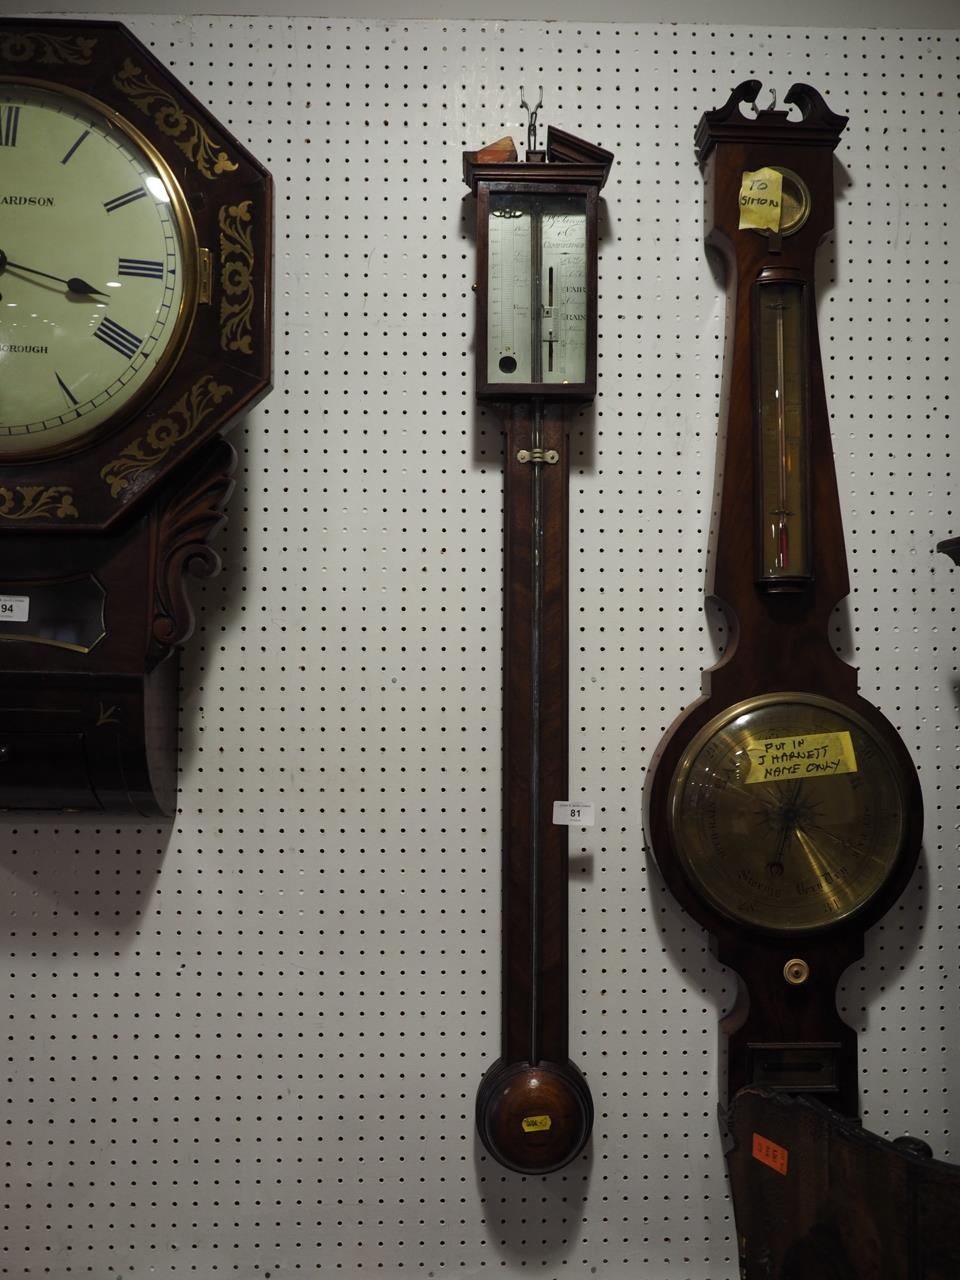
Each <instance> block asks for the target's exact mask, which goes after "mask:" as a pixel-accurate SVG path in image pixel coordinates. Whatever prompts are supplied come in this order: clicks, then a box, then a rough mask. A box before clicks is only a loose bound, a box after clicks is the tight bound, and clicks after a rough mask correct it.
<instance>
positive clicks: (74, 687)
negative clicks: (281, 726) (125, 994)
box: [0, 19, 272, 814]
mask: <svg viewBox="0 0 960 1280" xmlns="http://www.w3.org/2000/svg"><path fill="white" fill-rule="evenodd" d="M20 84H23V85H25V86H27V91H28V92H29V91H31V90H33V89H36V90H37V91H39V93H40V94H47V95H48V98H49V100H53V101H56V100H57V98H56V95H58V94H59V95H61V99H60V100H62V101H64V102H66V103H67V106H68V109H69V107H70V104H72V103H74V102H76V103H77V104H78V109H86V108H85V107H83V104H84V103H87V102H90V103H91V109H92V110H93V109H95V111H96V112H97V113H98V114H97V119H99V120H102V121H103V128H104V130H105V131H107V132H109V130H110V129H111V128H113V129H116V130H117V136H118V137H122V136H123V135H122V132H121V126H120V125H119V124H116V125H114V124H112V119H113V118H116V119H117V120H123V121H129V124H130V126H131V128H132V130H133V131H134V134H135V136H136V137H140V138H142V139H145V144H144V145H147V146H149V147H152V148H153V149H154V151H155V153H156V154H158V155H159V157H160V158H161V160H162V162H163V163H165V165H166V166H167V169H168V171H169V173H170V174H171V175H172V179H173V181H174V182H175V183H176V184H177V185H178V186H179V188H180V190H181V191H182V194H183V197H184V201H185V205H186V208H187V210H188V211H189V219H190V220H191V221H192V224H193V226H194V227H195V231H196V246H197V247H196V249H195V250H193V249H192V248H191V244H190V243H187V244H186V245H185V255H186V256H185V258H184V264H183V270H184V272H185V273H187V274H189V275H190V277H191V279H192V280H193V281H194V286H195V289H196V303H195V312H194V315H193V319H192V322H190V324H189V328H188V330H187V331H186V334H185V341H184V344H183V346H182V349H179V350H177V351H176V352H175V353H174V358H173V359H172V362H171V363H170V366H169V368H168V369H167V370H166V371H165V375H164V377H163V379H162V381H161V382H160V383H159V385H152V384H151V385H150V387H149V388H147V389H146V393H147V395H148V398H147V399H146V400H144V399H143V397H142V396H141V398H140V400H134V401H131V402H130V404H129V406H128V407H126V408H122V409H121V410H119V411H118V412H117V413H116V414H115V415H114V418H108V419H107V420H106V421H105V422H104V423H103V424H102V425H101V426H99V427H96V428H95V429H93V430H91V431H89V432H88V433H87V434H84V435H82V436H79V437H78V438H77V440H76V441H72V440H71V441H68V442H67V443H66V444H65V445H64V446H63V447H60V448H56V447H50V448H46V449H34V450H33V451H26V452H23V453H15V452H14V453H11V452H9V451H7V452H5V453H3V454H2V456H0V555H2V560H3V569H2V571H0V573H2V577H0V594H3V595H4V596H5V597H6V598H8V599H9V598H14V599H25V600H29V601H30V616H29V618H28V619H20V618H15V619H13V620H0V639H2V643H0V703H2V710H3V722H4V733H3V743H2V748H3V761H4V764H3V768H2V769H0V805H2V806H3V807H5V808H10V809H34V808H39V809H54V810H56V809H80V810H91V811H94V812H102V811H105V812H113V813H124V812H132V813H140V814H158V813H164V812H170V811H171V809H172V807H173V805H174V803H175V795H176V789H175V777H176V755H175V752H176V726H177V719H176V688H177V659H176V654H175V650H176V647H177V646H178V645H180V644H182V643H183V641H184V640H186V638H187V637H188V636H189V634H190V632H191V630H192V627H193V617H192V612H191V608H190V603H189V600H188V598H187V595H186V591H185V588H184V583H183V578H184V575H185V574H186V573H188V572H193V573H202V574H210V573H212V572H215V571H216V569H217V567H218V559H217V557H216V556H215V554H214V553H213V552H212V551H211V549H210V547H209V545H208V543H209V541H210V539H211V538H212V536H213V535H214V533H215V532H216V531H217V529H218V528H219V527H220V525H221V524H222V521H223V511H224V505H225V502H226V499H227V497H228V495H229V493H230V490H231V488H232V483H233V482H232V479H231V474H232V471H233V468H234V464H235V455H234V453H233V450H232V448H231V447H230V446H229V445H228V444H227V443H226V442H225V441H223V440H222V439H221V438H220V437H221V435H222V433H223V432H225V431H226V430H227V429H228V428H229V427H231V426H232V425H233V424H234V423H235V422H236V421H237V420H238V419H239V418H240V417H241V416H242V415H243V414H244V413H245V412H247V411H248V410H249V409H250V408H251V407H252V406H253V405H254V404H256V403H257V401H258V400H259V399H260V398H261V397H262V396H263V395H264V394H265V392H266V391H267V390H268V388H269V385H270V375H271V354H272V353H271V346H272V340H271V329H272V319H271V306H270V294H271V288H270V286H271V277H272V186H271V182H270V178H269V175H268V174H267V173H266V171H265V170H264V168H263V167H262V166H261V165H260V164H259V163H258V162H257V161H256V160H255V159H254V158H253V157H252V156H251V155H250V153H249V152H248V151H247V150H246V148H245V147H243V146H242V145H241V144H240V143H239V142H238V141H237V140H236V139H235V138H233V137H232V136H231V135H230V133H229V132H228V131H227V130H226V129H224V128H223V126H222V125H220V124H219V123H218V122H217V121H216V120H215V119H214V118H213V116H212V115H211V113H210V112H209V111H208V110H207V109H206V108H205V107H204V106H203V105H202V104H201V103H199V102H198V101H197V99H196V98H195V97H194V96H193V95H192V94H191V93H190V92H189V91H188V90H186V89H185V88H184V86H183V85H181V84H180V83H179V82H178V81H177V80H176V79H175V78H174V77H173V76H172V75H171V74H170V73H169V72H168V71H167V70H166V69H165V68H164V66H163V65H162V64H161V63H160V61H159V60H158V59H157V58H156V57H155V56H154V55H153V54H152V53H151V52H150V51H149V50H148V49H147V48H146V47H145V46H144V45H143V44H142V43H141V42H140V41H139V40H137V39H136V38H135V37H134V36H133V35H132V34H131V33H130V32H129V31H127V30H126V28H124V27H123V26H121V25H120V24H118V23H113V22H80V21H76V22H73V21H59V20H57V21H53V22H51V21H44V20H41V19H37V20H31V19H23V20H19V21H18V20H15V19H5V20H3V21H2V22H0V86H9V87H10V89H11V91H12V92H13V91H14V90H15V89H16V86H18V85H20ZM44 100H47V99H44ZM8 116H9V119H7V124H8V125H9V126H10V127H9V128H7V130H6V134H5V140H6V145H8V146H11V147H14V146H15V147H17V148H18V149H19V148H29V147H30V146H31V145H36V144H37V140H36V139H31V137H30V127H31V113H30V110H29V107H28V108H27V109H25V110H11V111H10V112H9V113H8ZM90 145H91V144H89V143H88V146H90ZM83 154H84V153H83V150H82V148H81V149H80V150H79V151H78V152H77V154H76V157H71V164H72V165H73V166H75V173H74V171H71V174H70V178H71V184H72V183H73V182H74V181H78V182H80V184H81V185H80V186H78V187H74V186H73V185H68V186H67V187H65V188H64V192H61V193H60V195H59V196H58V199H59V200H61V201H63V200H64V199H67V198H69V193H70V192H71V191H73V190H76V191H77V193H78V197H79V198H81V199H83V200H84V201H90V200H91V199H92V202H93V204H94V205H95V204H96V199H101V200H102V199H103V198H104V197H103V193H102V192H101V193H96V192H94V193H90V192H89V191H85V190H84V188H83V186H82V178H83ZM65 172H67V170H66V169H65ZM65 193H66V194H65ZM138 194H141V193H140V192H139V191H135V192H133V193H128V194H127V196H125V197H124V198H123V200H120V199H119V198H118V199H115V200H108V201H106V203H105V204H104V209H103V210H101V214H103V212H104V210H106V213H105V215H104V216H105V217H106V219H107V220H109V218H110V217H111V215H112V214H113V210H114V209H117V211H118V212H117V215H116V222H117V224H118V225H117V228H116V236H117V239H116V244H117V246H118V248H117V250H116V251H117V252H122V251H123V249H124V241H123V227H122V226H121V225H120V224H121V223H122V220H123V217H124V211H125V206H126V204H128V203H130V202H131V201H132V199H133V197H134V196H136V195H138ZM41 195H42V193H41ZM114 195H116V193H114ZM120 206H124V207H120ZM42 213H43V211H42V210H41V211H40V212H39V213H38V214H37V215H36V216H37V218H38V219H40V218H42ZM110 225H111V227H112V226H113V224H112V223H111V224H110ZM0 249H3V250H4V252H5V254H6V255H7V257H8V258H9V259H11V260H12V261H13V262H15V261H16V259H17V257H18V254H17V251H16V246H14V245H9V246H4V245H0ZM35 252H37V253H38V254H39V253H41V252H44V249H43V246H42V243H41V247H40V249H38V250H35ZM127 252H130V250H129V249H128V250H127ZM194 252H195V253H196V258H195V259H194V258H193V257H192V256H191V254H192V253H194ZM82 254H83V245H82V243H80V244H78V245H77V246H75V247H74V249H73V252H72V254H71V253H65V252H64V247H63V245H62V244H59V243H58V244H53V245H51V246H50V247H49V258H50V262H51V263H58V264H59V263H60V262H63V263H70V264H72V263H73V262H78V263H79V262H80V259H81V258H82ZM125 261H126V260H125V259H121V266H123V264H124V262H125ZM131 261H132V260H131ZM4 262H5V263H6V258H5V259H4ZM35 267H42V268H44V269H46V270H48V271H50V270H51V269H52V270H53V271H54V273H56V272H57V271H61V272H62V274H63V275H64V276H66V275H68V274H70V271H74V272H76V271H77V269H78V268H77V267H76V266H72V265H67V266H63V267H60V266H52V267H47V265H46V261H45V262H43V263H39V262H38V263H31V264H30V268H31V269H33V268H35ZM134 268H136V269H137V270H141V271H147V270H154V269H156V270H157V272H159V269H160V264H159V263H157V264H155V268H154V267H153V266H151V265H150V264H141V266H139V267H137V264H135V263H134V264H132V266H131V265H129V264H128V267H127V270H128V271H130V270H133V269H134ZM81 269H82V266H81ZM13 274H18V280H17V282H16V283H18V284H19V283H20V279H22V278H26V279H28V280H34V279H36V272H34V275H33V276H26V277H24V275H23V273H22V272H19V273H15V272H14V268H13V266H12V265H11V266H9V267H7V270H6V276H7V279H8V284H10V281H11V279H12V276H13ZM3 282H4V274H0V287H2V285H3ZM39 283H42V281H41V282H39ZM82 283H83V282H82V281H81V284H82ZM10 287H12V285H10ZM22 287H23V286H22V285H21V288H22ZM101 287H102V286H101ZM38 292H39V291H38ZM104 296H105V295H104ZM73 301H74V302H77V303H79V304H80V305H82V306H85V305H86V304H85V303H84V301H83V298H82V297H78V296H77V295H73ZM191 301H192V298H191ZM76 310H77V308H76V307H75V308H74V313H75V312H76ZM122 332H123V330H122V329H121V328H119V327H117V326H114V330H113V333H122ZM114 341H116V342H120V340H119V339H114ZM93 345H96V344H93ZM121 345H122V344H121Z"/></svg>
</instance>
